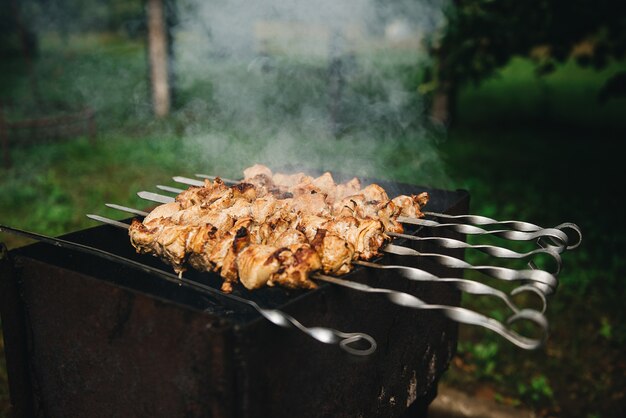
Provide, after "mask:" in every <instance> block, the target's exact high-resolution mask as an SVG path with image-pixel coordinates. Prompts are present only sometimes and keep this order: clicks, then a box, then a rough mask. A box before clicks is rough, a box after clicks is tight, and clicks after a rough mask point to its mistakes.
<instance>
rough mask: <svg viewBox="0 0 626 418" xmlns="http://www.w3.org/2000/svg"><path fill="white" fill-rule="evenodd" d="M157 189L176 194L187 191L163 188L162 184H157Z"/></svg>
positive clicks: (168, 187)
mask: <svg viewBox="0 0 626 418" xmlns="http://www.w3.org/2000/svg"><path fill="white" fill-rule="evenodd" d="M156 188H157V189H159V190H163V191H165V192H170V193H176V194H179V193H182V192H184V191H185V190H184V189H178V188H176V187H170V186H163V185H161V184H157V186H156Z"/></svg>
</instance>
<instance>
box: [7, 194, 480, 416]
mask: <svg viewBox="0 0 626 418" xmlns="http://www.w3.org/2000/svg"><path fill="white" fill-rule="evenodd" d="M377 183H379V184H381V185H382V186H383V187H385V189H387V190H391V192H392V193H417V192H421V191H424V190H426V191H428V192H429V193H430V195H431V201H430V202H429V209H431V210H433V211H439V212H444V213H449V214H464V213H467V212H468V206H469V196H468V194H467V193H466V192H464V191H455V192H448V191H442V190H432V189H424V188H421V187H417V186H409V185H404V184H397V183H393V184H392V183H385V182H377ZM411 232H412V233H417V234H420V235H423V234H427V233H431V231H428V230H413V231H411ZM436 233H437V234H438V235H440V236H446V237H451V238H457V239H464V237H463V236H461V235H459V234H458V233H455V232H452V231H445V230H441V229H439V230H437V231H436ZM64 238H65V239H68V240H71V241H74V242H79V243H82V244H87V245H90V246H93V247H97V248H101V249H104V250H106V251H109V252H111V253H114V254H118V255H122V256H124V257H127V258H130V259H133V260H137V261H140V262H142V263H144V264H149V265H152V266H157V267H160V268H163V269H167V267H166V266H164V265H163V264H162V263H161V262H160V261H159V260H157V259H155V258H154V257H150V256H144V255H137V254H135V253H134V250H133V249H132V247H131V246H130V244H129V243H128V237H127V234H126V233H125V232H124V231H121V230H118V229H115V228H113V227H111V226H107V225H104V226H98V227H95V228H90V229H86V230H83V231H79V232H76V233H72V234H68V235H66V236H64ZM399 242H402V243H403V245H406V246H410V247H412V248H415V249H417V250H420V251H427V252H439V253H442V254H449V255H453V256H455V257H460V258H462V257H463V252H462V250H458V249H457V250H450V249H441V248H437V247H434V246H432V245H427V244H426V243H424V242H421V243H420V242H404V241H399ZM380 261H381V262H388V263H395V264H404V265H407V264H408V265H414V266H417V267H420V268H422V269H425V270H428V271H429V272H431V273H433V274H436V275H438V276H440V277H455V276H456V277H459V275H461V274H462V272H461V271H459V270H452V269H447V268H445V267H442V266H440V265H436V264H432V263H429V262H428V261H424V260H419V259H414V258H412V257H398V258H396V259H394V257H393V256H390V255H386V256H385V258H384V259H382V260H380ZM185 276H186V277H187V278H188V279H192V280H197V281H200V282H202V283H206V284H210V285H212V286H214V287H216V288H219V284H220V282H221V280H220V279H219V278H218V277H217V276H216V275H213V274H208V273H202V274H201V273H197V272H192V271H190V272H188V273H186V274H185ZM347 277H348V278H350V279H351V280H356V281H360V282H363V283H367V284H369V285H372V286H379V287H387V288H393V289H397V290H401V291H407V292H410V293H413V294H415V295H416V296H418V297H419V298H420V299H422V300H425V301H428V302H431V303H440V304H446V305H458V304H459V302H460V293H459V292H458V291H457V290H455V289H453V288H452V287H450V286H448V285H446V284H440V283H416V282H409V281H407V280H404V279H401V278H398V277H395V276H394V274H393V272H386V271H382V270H375V269H365V268H359V267H357V268H356V269H355V270H354V271H353V272H351V273H350V274H349V275H348V276H347ZM1 279H2V325H3V331H4V336H5V349H6V357H7V363H8V366H9V367H8V371H9V379H10V385H11V387H10V389H11V397H12V403H13V406H14V409H15V412H16V413H17V414H18V415H20V414H23V415H24V416H32V415H34V416H54V417H57V416H90V417H101V416H102V417H104V416H107V417H108V416H150V417H154V416H164V417H270V416H271V417H294V416H297V417H324V416H328V417H355V416H362V417H377V416H387V417H397V416H403V414H405V413H407V409H408V411H409V412H412V413H415V414H416V415H417V416H419V414H420V413H424V412H425V411H426V408H427V406H428V404H429V403H430V401H431V400H432V399H433V398H434V396H435V394H436V387H437V381H438V379H439V377H440V376H441V375H442V373H443V372H444V370H445V369H446V368H447V367H448V365H449V362H450V360H451V358H452V356H453V354H454V352H455V348H456V341H457V325H456V323H453V322H452V321H449V320H447V319H445V318H444V317H443V316H442V315H441V314H440V313H438V312H428V311H413V310H407V309H403V308H401V307H398V306H396V305H393V304H391V303H389V301H387V300H386V299H384V298H381V297H378V296H377V295H368V294H363V293H359V292H354V291H350V290H349V289H344V288H338V287H334V286H332V285H329V284H320V286H319V288H318V289H315V290H313V291H301V290H286V289H283V288H264V289H258V290H255V291H253V292H249V291H246V290H245V289H243V288H242V287H239V286H238V287H237V288H236V290H235V292H236V293H237V294H239V295H241V296H244V297H246V298H248V299H251V300H254V301H255V302H257V303H258V304H259V305H261V306H263V307H267V308H278V309H281V310H283V311H285V312H287V313H289V314H290V315H292V316H294V317H296V318H297V319H298V320H300V321H301V322H302V323H304V324H305V325H307V326H315V325H323V326H329V327H333V328H337V329H342V330H345V331H362V332H366V333H368V334H370V335H372V336H373V337H374V338H375V339H376V340H377V342H378V349H377V351H376V352H375V353H374V354H373V355H372V356H369V357H367V358H356V357H352V356H349V355H347V354H346V353H345V352H343V351H341V350H339V349H338V348H337V347H336V346H327V345H324V344H321V343H318V342H315V341H313V340H311V339H310V338H308V337H307V336H305V335H303V334H301V333H297V332H290V331H288V330H285V329H282V328H279V327H276V326H274V325H272V324H271V323H269V322H267V321H265V320H263V319H262V318H260V317H259V315H258V314H257V313H256V312H255V311H254V310H252V309H250V308H246V307H244V306H240V305H236V304H234V303H233V302H231V301H228V300H226V299H221V298H219V297H217V298H215V297H209V296H206V295H203V294H199V293H197V292H194V291H193V290H190V289H188V288H185V287H182V286H178V285H176V284H174V283H170V282H167V281H164V280H160V279H158V278H155V277H153V276H152V275H150V274H147V273H144V272H140V271H137V270H134V269H131V268H129V267H126V266H124V265H120V264H117V263H114V262H111V261H108V260H104V259H101V258H98V257H95V256H90V255H85V254H79V253H76V252H73V251H69V250H65V249H60V248H56V247H53V246H50V245H46V244H42V243H39V244H33V245H29V246H27V247H23V248H20V249H16V250H13V251H11V252H9V253H8V254H5V255H4V257H3V259H2V277H1ZM409 406H410V408H409Z"/></svg>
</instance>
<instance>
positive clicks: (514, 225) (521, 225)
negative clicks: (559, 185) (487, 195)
mask: <svg viewBox="0 0 626 418" xmlns="http://www.w3.org/2000/svg"><path fill="white" fill-rule="evenodd" d="M424 215H429V216H434V217H437V218H444V219H452V220H455V221H460V222H466V223H468V224H472V225H483V226H486V225H497V226H504V227H509V228H510V229H513V230H516V231H521V232H536V231H542V230H544V229H545V228H542V227H541V226H539V225H535V224H532V223H530V222H522V221H498V220H496V219H492V218H488V217H486V216H481V215H448V214H447V213H439V212H428V211H425V212H424ZM553 229H558V230H561V231H563V230H571V231H572V232H573V234H574V235H575V236H576V238H575V240H574V241H573V243H569V245H568V246H567V249H568V250H571V249H574V248H576V247H578V246H579V245H580V243H581V241H582V237H583V235H582V231H581V230H580V227H579V226H578V225H576V224H574V223H571V222H565V223H562V224H560V225H557V226H555V227H554V228H553Z"/></svg>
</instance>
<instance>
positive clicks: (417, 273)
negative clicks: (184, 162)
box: [92, 204, 553, 313]
mask: <svg viewBox="0 0 626 418" xmlns="http://www.w3.org/2000/svg"><path fill="white" fill-rule="evenodd" d="M107 206H109V207H115V208H116V209H118V210H122V211H125V212H129V213H136V212H138V211H137V210H136V209H133V208H128V207H125V206H120V205H108V204H107ZM92 216H93V215H92ZM104 219H106V218H104ZM97 220H101V221H102V219H97ZM124 225H125V224H124ZM402 248H404V247H402ZM353 263H354V264H358V265H361V266H365V267H371V268H379V269H393V270H396V271H397V272H398V273H399V274H400V275H401V276H402V277H404V278H406V279H409V280H414V281H422V282H424V281H431V282H445V283H450V284H452V285H454V286H455V287H456V288H457V289H459V290H461V291H465V292H466V293H470V294H476V295H490V296H495V297H497V298H500V299H501V300H503V301H504V303H506V305H507V306H508V307H509V308H510V309H511V310H512V311H513V312H515V313H517V312H519V311H520V308H518V307H517V306H516V305H515V304H514V303H513V301H512V300H511V299H510V298H509V297H508V295H507V294H506V293H504V292H502V291H500V290H498V289H495V288H493V287H491V286H488V285H486V284H483V283H480V282H475V281H472V280H465V279H459V278H440V277H437V276H435V275H434V274H431V273H428V272H427V271H424V270H421V269H418V268H416V267H408V266H395V265H380V264H376V263H371V262H368V261H360V260H355V261H353ZM532 283H533V284H532V285H522V286H519V287H517V288H515V289H514V290H513V291H512V292H511V296H515V295H517V294H519V293H522V292H525V291H530V292H532V293H534V294H535V295H537V296H539V298H540V300H541V302H542V307H541V313H543V312H545V310H546V308H547V300H546V298H545V294H544V292H543V291H542V290H540V286H541V285H546V286H548V287H550V286H552V285H553V283H552V282H549V283H547V284H546V283H540V284H539V285H538V284H537V283H535V282H532Z"/></svg>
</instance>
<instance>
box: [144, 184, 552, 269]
mask: <svg viewBox="0 0 626 418" xmlns="http://www.w3.org/2000/svg"><path fill="white" fill-rule="evenodd" d="M162 187H165V186H160V185H158V186H157V188H162ZM137 194H138V195H139V197H141V198H142V199H146V200H150V201H153V202H158V203H170V202H174V200H175V199H174V198H173V197H171V196H165V195H161V194H157V193H152V192H147V191H141V192H139V193H137ZM387 235H389V236H392V237H398V238H405V239H410V240H413V241H429V240H430V241H435V242H436V243H437V244H438V245H441V246H442V247H445V248H467V249H477V250H479V251H482V252H484V253H486V254H489V255H491V256H493V257H498V258H509V259H520V258H526V257H531V256H534V255H536V254H540V253H544V254H548V255H550V256H551V257H553V258H554V260H555V262H556V267H555V269H554V270H555V271H554V272H552V273H551V274H554V275H558V273H559V272H560V271H561V265H562V261H561V256H560V255H559V253H558V252H557V251H556V250H555V249H554V248H553V247H552V246H549V247H547V248H540V249H537V250H534V251H530V252H527V253H519V252H516V251H513V250H510V249H508V248H504V247H497V246H493V245H476V244H468V243H466V242H464V241H460V240H455V239H452V238H443V237H416V236H414V235H408V234H397V233H393V232H388V233H387ZM529 265H530V267H531V269H533V270H537V267H536V266H535V264H534V263H532V261H531V262H530V263H529ZM463 268H468V267H463Z"/></svg>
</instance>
